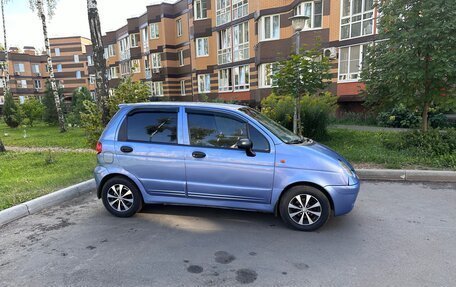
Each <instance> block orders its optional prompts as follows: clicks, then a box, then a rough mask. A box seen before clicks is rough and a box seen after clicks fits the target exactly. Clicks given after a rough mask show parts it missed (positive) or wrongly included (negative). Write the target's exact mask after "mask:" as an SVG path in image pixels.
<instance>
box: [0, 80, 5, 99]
mask: <svg viewBox="0 0 456 287" xmlns="http://www.w3.org/2000/svg"><path fill="white" fill-rule="evenodd" d="M0 85H1V86H0V87H2V88H3V82H2V83H1V84H0ZM4 102H5V97H4V96H0V104H3V103H4Z"/></svg>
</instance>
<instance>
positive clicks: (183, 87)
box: [179, 80, 187, 96]
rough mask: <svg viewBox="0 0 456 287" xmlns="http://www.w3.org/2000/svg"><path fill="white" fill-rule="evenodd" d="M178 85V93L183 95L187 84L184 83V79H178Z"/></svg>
mask: <svg viewBox="0 0 456 287" xmlns="http://www.w3.org/2000/svg"><path fill="white" fill-rule="evenodd" d="M179 85H180V95H181V96H185V95H186V94H187V93H186V89H187V85H186V82H185V80H180V82H179Z"/></svg>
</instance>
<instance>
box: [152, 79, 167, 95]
mask: <svg viewBox="0 0 456 287" xmlns="http://www.w3.org/2000/svg"><path fill="white" fill-rule="evenodd" d="M151 85H152V97H164V96H165V91H164V88H163V81H154V82H151ZM157 87H160V88H159V89H157ZM157 90H158V91H159V92H161V94H156V92H157Z"/></svg>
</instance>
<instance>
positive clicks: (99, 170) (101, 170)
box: [93, 166, 108, 198]
mask: <svg viewBox="0 0 456 287" xmlns="http://www.w3.org/2000/svg"><path fill="white" fill-rule="evenodd" d="M93 175H94V177H95V183H96V185H97V196H98V198H100V197H101V196H100V195H101V193H100V187H101V186H100V183H101V181H102V180H103V178H104V177H105V176H106V175H108V170H107V169H106V168H105V167H102V166H97V167H95V170H94V171H93Z"/></svg>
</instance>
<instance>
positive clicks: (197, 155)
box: [192, 151, 206, 158]
mask: <svg viewBox="0 0 456 287" xmlns="http://www.w3.org/2000/svg"><path fill="white" fill-rule="evenodd" d="M192 156H193V157H194V158H205V157H206V154H205V153H204V152H202V151H194V152H193V153H192Z"/></svg>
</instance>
